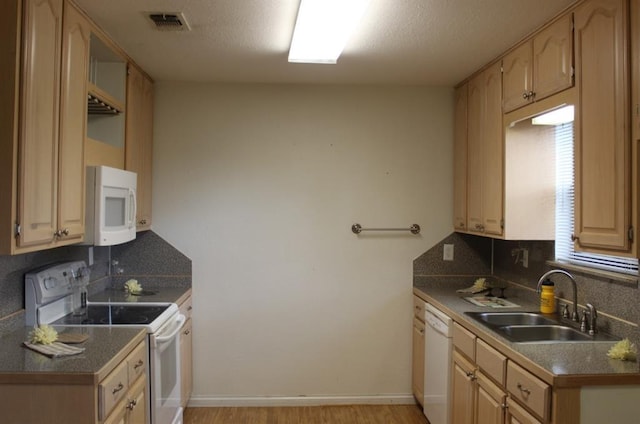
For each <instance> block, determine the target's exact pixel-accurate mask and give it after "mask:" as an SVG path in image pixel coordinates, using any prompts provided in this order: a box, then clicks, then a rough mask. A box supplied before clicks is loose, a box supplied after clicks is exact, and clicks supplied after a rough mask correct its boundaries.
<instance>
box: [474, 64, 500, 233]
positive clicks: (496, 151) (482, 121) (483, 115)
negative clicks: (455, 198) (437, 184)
mask: <svg viewBox="0 0 640 424" xmlns="http://www.w3.org/2000/svg"><path fill="white" fill-rule="evenodd" d="M503 156H504V138H503V128H502V73H501V67H500V63H499V62H497V63H494V64H493V65H491V66H489V67H488V68H486V69H485V70H484V71H482V72H481V73H480V74H478V75H477V76H475V77H474V78H472V79H471V80H470V81H469V83H468V93H467V231H469V232H471V233H480V234H487V235H494V236H500V235H502V227H503V215H502V213H503Z"/></svg>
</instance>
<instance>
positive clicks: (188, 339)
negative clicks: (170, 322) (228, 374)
mask: <svg viewBox="0 0 640 424" xmlns="http://www.w3.org/2000/svg"><path fill="white" fill-rule="evenodd" d="M179 307H180V313H181V314H182V315H184V316H185V317H186V318H187V321H186V322H185V323H184V325H183V326H182V334H181V335H180V375H181V380H180V405H181V406H182V407H183V408H186V407H187V404H188V403H189V398H190V397H191V391H192V389H193V363H192V360H191V358H192V354H193V327H192V325H191V322H192V321H191V315H192V311H193V304H192V302H191V296H190V295H189V297H187V298H186V299H185V300H184V301H182V302H181V303H180V305H179Z"/></svg>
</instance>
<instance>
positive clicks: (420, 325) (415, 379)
mask: <svg viewBox="0 0 640 424" xmlns="http://www.w3.org/2000/svg"><path fill="white" fill-rule="evenodd" d="M424 310H425V302H424V301H423V300H421V299H420V298H418V297H417V296H414V297H413V342H412V346H413V349H412V355H411V360H412V367H411V370H412V373H411V390H412V392H413V397H414V398H415V399H416V401H418V403H419V404H420V405H422V406H424V365H425V357H424V351H425V345H424V332H425V322H424Z"/></svg>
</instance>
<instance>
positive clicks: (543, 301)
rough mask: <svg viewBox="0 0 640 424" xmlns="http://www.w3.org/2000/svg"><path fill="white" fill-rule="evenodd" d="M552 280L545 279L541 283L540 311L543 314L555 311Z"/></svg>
mask: <svg viewBox="0 0 640 424" xmlns="http://www.w3.org/2000/svg"><path fill="white" fill-rule="evenodd" d="M554 289H555V287H554V284H553V281H551V280H549V279H547V280H545V281H544V282H543V283H542V293H541V294H540V312H542V313H543V314H553V313H555V312H556V297H555V293H554Z"/></svg>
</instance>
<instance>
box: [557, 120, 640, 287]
mask: <svg viewBox="0 0 640 424" xmlns="http://www.w3.org/2000/svg"><path fill="white" fill-rule="evenodd" d="M555 139H556V243H555V247H556V259H557V260H562V261H567V262H569V263H573V264H576V265H581V266H587V267H592V268H598V269H603V270H607V271H613V272H621V273H625V274H632V275H638V259H636V258H624V257H618V256H609V255H598V254H594V253H584V252H576V251H575V250H574V244H573V241H572V240H571V235H572V234H574V232H573V231H574V225H573V224H574V222H573V220H574V199H575V191H574V187H575V178H574V166H573V165H574V154H573V122H569V123H565V124H560V125H556V126H555Z"/></svg>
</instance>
